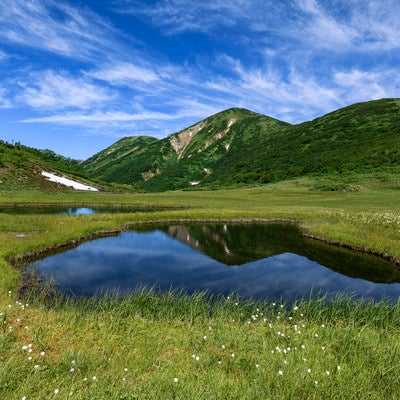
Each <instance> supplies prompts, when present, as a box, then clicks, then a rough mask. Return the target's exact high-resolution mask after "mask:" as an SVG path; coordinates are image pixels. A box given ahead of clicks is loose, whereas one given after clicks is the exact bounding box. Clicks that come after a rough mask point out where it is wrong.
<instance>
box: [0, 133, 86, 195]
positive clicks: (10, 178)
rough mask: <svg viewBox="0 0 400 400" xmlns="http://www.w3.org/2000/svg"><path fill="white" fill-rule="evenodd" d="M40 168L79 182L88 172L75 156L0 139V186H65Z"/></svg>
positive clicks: (28, 187) (56, 187) (84, 179)
mask: <svg viewBox="0 0 400 400" xmlns="http://www.w3.org/2000/svg"><path fill="white" fill-rule="evenodd" d="M42 171H46V172H51V173H54V174H56V175H60V176H65V177H69V178H71V179H73V180H76V181H79V182H82V183H84V182H85V181H87V180H88V177H87V173H86V172H85V171H84V170H83V168H82V166H81V165H80V163H79V162H78V161H76V160H73V159H70V158H65V157H63V156H61V155H58V154H56V153H54V152H53V151H51V150H37V149H34V148H31V147H26V146H23V145H21V144H20V143H18V142H17V143H12V144H11V143H7V142H4V141H2V140H0V190H21V189H24V190H25V189H41V190H68V188H67V187H66V186H64V185H61V184H57V183H54V182H50V181H49V180H48V179H46V178H45V177H44V176H43V175H42ZM89 184H90V183H89Z"/></svg>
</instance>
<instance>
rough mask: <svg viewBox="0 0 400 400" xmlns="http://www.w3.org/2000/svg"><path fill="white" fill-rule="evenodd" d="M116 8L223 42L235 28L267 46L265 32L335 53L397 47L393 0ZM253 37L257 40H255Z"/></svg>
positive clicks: (123, 2)
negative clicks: (200, 33)
mask: <svg viewBox="0 0 400 400" xmlns="http://www.w3.org/2000/svg"><path fill="white" fill-rule="evenodd" d="M119 4H120V7H121V10H123V11H124V12H131V13H134V14H135V15H142V16H143V17H144V18H147V19H148V20H150V21H151V22H152V23H153V24H155V25H157V26H159V27H161V28H162V29H164V31H165V32H166V33H168V34H170V35H176V34H180V33H183V32H188V31H192V32H202V33H205V34H208V35H212V36H214V38H218V37H220V38H221V39H224V38H225V37H226V35H225V34H224V31H226V30H230V29H232V30H233V29H235V30H237V32H236V34H235V35H234V37H235V38H236V40H237V41H241V40H245V39H246V37H248V38H249V39H250V37H251V40H252V42H253V44H254V40H256V41H258V43H260V44H261V43H263V42H264V43H266V42H269V43H270V38H269V37H266V36H265V35H263V34H265V33H268V34H271V35H274V39H275V41H276V40H277V39H278V41H279V40H282V41H284V42H287V41H288V40H290V41H291V42H292V43H293V41H294V42H295V43H302V44H303V45H308V46H310V45H311V46H313V47H320V48H328V49H330V50H333V51H335V52H343V51H349V50H355V49H356V50H359V51H360V50H361V51H371V50H380V49H382V48H385V49H395V48H398V47H399V45H400V19H399V18H398V15H400V3H399V2H398V1H397V0H382V1H379V2H377V1H375V0H346V1H344V0H333V1H330V2H317V1H316V0H284V1H279V2H277V1H274V0H246V1H244V0H232V1H229V2H226V1H224V0H204V1H201V2H195V3H194V2H192V1H188V0H159V1H155V2H152V4H148V5H143V2H139V1H137V0H120V1H119ZM254 34H258V36H254Z"/></svg>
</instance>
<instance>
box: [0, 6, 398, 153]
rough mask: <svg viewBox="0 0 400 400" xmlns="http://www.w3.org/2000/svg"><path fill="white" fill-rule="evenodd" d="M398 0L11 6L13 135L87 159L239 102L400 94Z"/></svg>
mask: <svg viewBox="0 0 400 400" xmlns="http://www.w3.org/2000/svg"><path fill="white" fill-rule="evenodd" d="M399 66H400V2H399V1H398V0H329V1H328V0H320V1H317V0H280V1H277V0H231V1H229V0H202V1H198V2H197V1H189V0H151V1H145V0H86V1H85V0H81V1H78V0H66V1H60V0H4V1H1V2H0V77H1V79H0V138H1V139H3V140H7V141H9V142H11V141H13V140H14V141H20V142H21V143H22V144H25V145H28V146H32V147H36V148H49V149H51V150H53V151H55V152H57V153H59V154H63V155H65V156H68V157H72V158H77V159H85V158H88V157H89V156H91V155H93V154H94V153H96V152H98V151H100V150H103V149H104V148H105V147H107V146H109V145H111V144H112V143H114V142H115V141H116V140H118V139H119V138H121V137H124V136H131V135H150V136H155V137H158V138H162V137H165V136H166V135H169V134H171V133H174V132H177V131H179V130H181V129H183V128H186V127H187V126H189V125H191V124H193V123H195V122H197V121H199V120H201V119H203V118H205V117H208V116H210V115H212V114H214V113H216V112H219V111H222V110H224V109H226V108H229V107H245V108H248V109H250V110H253V111H257V112H260V113H263V114H266V115H269V116H272V117H275V118H278V119H281V120H284V121H287V122H292V123H298V122H303V121H306V120H310V119H313V118H315V117H317V116H320V115H323V114H325V113H327V112H330V111H333V110H335V109H337V108H340V107H343V106H346V105H349V104H352V103H355V102H358V101H367V100H372V99H379V98H384V97H400V95H399V93H400V73H399Z"/></svg>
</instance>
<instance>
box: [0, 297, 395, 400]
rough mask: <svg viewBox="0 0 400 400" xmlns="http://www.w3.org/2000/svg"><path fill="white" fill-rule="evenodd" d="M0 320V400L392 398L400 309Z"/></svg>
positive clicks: (182, 309) (154, 302) (293, 307)
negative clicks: (0, 359) (65, 399)
mask: <svg viewBox="0 0 400 400" xmlns="http://www.w3.org/2000/svg"><path fill="white" fill-rule="evenodd" d="M10 298H12V296H11V297H10ZM210 300H211V301H210ZM1 313H2V318H3V323H2V326H3V330H2V332H1V333H0V354H1V357H2V359H3V368H2V370H1V372H0V396H1V398H5V399H21V398H23V397H24V396H26V398H27V399H43V398H68V399H95V398H96V399H173V398H176V399H188V398H191V399H209V398H214V399H226V398H229V399H247V398H248V399H260V398H266V399H303V398H307V399H308V398H311V399H325V398H335V399H359V398H368V399H395V398H398V397H397V396H398V388H399V387H400V386H399V385H400V377H399V374H398V373H397V372H398V367H399V361H398V360H399V359H400V340H399V337H398V330H399V325H400V323H399V321H400V306H399V304H396V305H393V306H389V305H387V304H385V303H378V304H362V303H354V302H353V301H351V300H350V299H342V300H337V301H335V302H333V303H330V304H326V302H325V301H324V300H323V299H322V300H316V301H304V302H300V303H297V304H290V305H289V304H284V303H281V302H274V301H265V302H252V301H243V300H241V299H239V298H237V297H235V296H233V297H229V298H224V297H220V298H214V299H210V298H209V297H208V296H207V294H206V293H198V294H195V295H193V296H186V295H184V294H182V293H179V292H178V293H173V292H170V293H165V294H158V293H155V292H154V291H145V290H143V291H140V292H138V293H136V294H135V295H133V296H122V297H121V296H108V297H103V298H101V299H94V298H92V299H75V300H74V299H68V300H66V299H62V298H61V297H59V298H53V302H52V304H51V307H50V306H49V305H47V306H46V305H43V303H42V301H41V300H39V299H36V300H34V303H32V304H30V305H29V306H27V305H26V303H25V302H17V303H14V304H10V307H8V306H7V307H6V308H5V309H3V310H1Z"/></svg>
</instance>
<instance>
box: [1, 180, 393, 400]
mask: <svg viewBox="0 0 400 400" xmlns="http://www.w3.org/2000/svg"><path fill="white" fill-rule="evenodd" d="M366 179H367V178H366ZM314 183H315V181H310V180H309V179H308V178H307V179H299V180H295V181H290V182H282V183H279V184H276V185H268V186H263V187H253V188H244V189H240V190H224V191H222V190H221V191H199V192H190V191H188V192H165V193H159V194H111V193H72V192H71V193H69V192H68V193H44V192H40V191H36V192H35V191H31V192H2V193H0V205H1V204H10V203H11V204H68V205H71V204H79V205H115V206H119V205H132V206H135V205H148V206H184V207H188V208H184V209H180V210H165V211H157V212H154V213H135V214H94V215H83V216H76V217H71V216H61V215H59V216H51V215H43V214H42V215H19V216H16V215H7V214H0V243H1V247H0V313H1V314H0V361H1V365H2V368H1V369H0V397H1V398H4V399H21V398H23V396H26V398H27V399H44V398H46V399H53V398H54V399H55V398H63V399H136V398H137V399H161V398H162V399H170V398H171V399H172V398H176V399H188V398H193V399H210V398H215V399H226V398H232V399H260V398H265V399H303V398H307V399H308V398H309V399H325V398H334V399H360V398H365V399H395V398H397V397H398V390H399V388H400V378H399V374H398V369H399V366H400V362H399V360H400V339H399V335H398V332H399V328H400V323H399V321H400V305H399V304H396V305H388V304H384V303H379V304H369V305H367V306H365V305H361V304H360V303H353V302H351V301H350V299H347V300H345V301H342V302H336V303H334V304H329V305H327V304H324V302H323V301H306V302H303V303H301V304H297V305H296V307H298V309H294V306H295V305H288V304H284V307H283V308H281V307H280V304H281V303H280V302H279V301H277V300H279V299H271V300H270V301H267V302H265V303H254V302H249V301H247V302H244V301H242V300H240V299H235V298H231V299H229V300H228V299H214V301H213V302H210V301H209V299H207V298H206V297H205V296H204V294H198V295H194V296H192V297H187V296H184V295H182V294H179V293H167V294H164V295H160V294H155V293H153V292H151V291H148V292H141V293H138V294H136V295H135V296H133V297H124V298H115V297H109V298H105V299H102V300H101V301H95V300H93V299H91V300H77V301H74V300H63V301H61V300H60V299H57V298H55V299H53V301H52V302H49V301H48V299H47V300H46V299H44V298H40V297H39V298H32V299H31V298H23V299H19V297H18V287H19V284H20V275H19V272H18V270H16V269H14V268H13V267H11V265H10V264H9V263H8V261H7V260H8V259H9V258H10V257H15V256H17V255H22V254H25V253H28V252H30V251H35V250H40V249H43V248H45V247H48V246H52V245H58V244H60V243H64V242H67V241H69V240H71V239H74V238H79V237H83V236H85V235H89V234H90V233H91V232H93V231H99V230H108V229H117V228H124V227H125V226H127V225H129V224H134V223H138V222H140V221H150V220H167V219H189V218H190V219H206V218H216V219H218V218H220V219H229V218H289V219H292V220H296V221H298V222H299V224H300V226H301V227H302V229H304V230H306V231H307V232H309V233H312V234H315V235H317V236H322V237H325V238H327V239H330V240H333V241H337V242H343V243H347V244H351V245H353V246H358V247H363V248H365V249H369V250H374V251H378V252H382V253H383V252H385V253H388V254H390V255H392V256H394V257H396V258H400V246H399V239H400V232H399V226H400V225H399V221H400V210H399V206H398V196H399V192H398V191H397V190H390V189H381V188H380V187H379V185H376V186H375V188H374V190H366V191H361V192H338V191H335V192H318V191H315V190H314V189H312V188H313V187H314ZM9 291H11V292H9ZM273 302H275V303H276V304H275V305H272V303H273ZM236 303H238V304H237V305H236ZM26 304H29V306H26ZM264 319H265V320H264ZM270 324H271V325H270ZM204 337H206V338H204ZM29 345H31V347H29ZM23 346H27V348H26V349H25V347H23ZM29 349H31V350H32V351H31V352H29ZM41 352H44V355H41ZM232 354H234V356H232ZM193 356H194V358H193ZM29 357H32V359H28V358H29ZM196 357H198V358H199V359H198V360H196ZM36 365H37V366H38V367H36V368H35V366H36ZM338 366H339V367H340V369H338ZM72 368H73V371H71V369H72ZM125 369H127V370H125ZM309 370H310V371H309ZM279 371H282V372H281V374H282V375H281V374H280V373H279ZM327 371H328V373H327ZM94 376H95V377H96V379H95V380H94V379H93V377H94ZM85 378H87V379H85ZM174 378H177V379H178V381H177V382H175V381H174ZM316 382H318V383H316ZM55 390H58V391H59V392H58V393H55Z"/></svg>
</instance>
